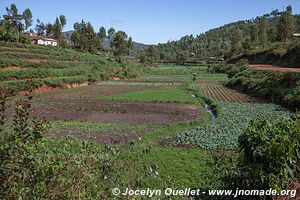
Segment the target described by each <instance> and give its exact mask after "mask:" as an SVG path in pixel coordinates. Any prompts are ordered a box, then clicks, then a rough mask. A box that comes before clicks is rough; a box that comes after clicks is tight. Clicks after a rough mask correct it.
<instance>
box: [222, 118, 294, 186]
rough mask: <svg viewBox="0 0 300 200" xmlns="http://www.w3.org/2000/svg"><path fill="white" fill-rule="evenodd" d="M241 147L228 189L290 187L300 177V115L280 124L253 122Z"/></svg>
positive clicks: (245, 134) (228, 176)
mask: <svg viewBox="0 0 300 200" xmlns="http://www.w3.org/2000/svg"><path fill="white" fill-rule="evenodd" d="M239 147H240V151H241V154H240V158H239V162H238V163H237V165H236V167H235V168H233V169H232V170H229V171H227V173H226V176H225V179H224V180H225V185H226V187H229V188H237V187H238V188H240V189H251V188H252V189H253V188H254V187H255V189H269V188H273V189H278V190H281V189H284V188H286V186H287V185H288V184H289V183H290V182H292V181H295V180H297V178H299V177H300V173H299V172H300V114H299V113H298V114H296V115H294V116H292V117H291V118H285V119H284V120H281V121H280V122H272V121H269V120H263V121H253V122H252V123H251V125H250V127H249V128H248V129H247V131H246V132H245V133H244V134H243V135H241V136H240V139H239Z"/></svg>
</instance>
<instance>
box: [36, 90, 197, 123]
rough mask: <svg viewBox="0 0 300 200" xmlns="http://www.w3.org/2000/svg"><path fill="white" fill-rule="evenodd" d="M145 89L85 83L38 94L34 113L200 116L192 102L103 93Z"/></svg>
mask: <svg viewBox="0 0 300 200" xmlns="http://www.w3.org/2000/svg"><path fill="white" fill-rule="evenodd" d="M144 89H161V87H146V86H97V85H93V86H84V87H78V88H72V89H68V90H58V91H50V92H46V93H41V94H35V95H34V98H33V107H34V109H35V111H34V113H33V114H39V115H41V116H43V117H45V118H46V119H48V120H54V119H58V120H74V121H93V122H123V123H137V124H140V123H143V124H145V123H155V124H167V123H173V122H181V121H190V120H195V119H197V118H198V117H199V115H200V113H199V107H198V106H196V105H191V104H177V103H155V102H153V103H152V102H151V103H144V102H115V101H106V100H103V99H102V97H104V96H107V95H113V94H120V93H126V92H130V91H138V90H144Z"/></svg>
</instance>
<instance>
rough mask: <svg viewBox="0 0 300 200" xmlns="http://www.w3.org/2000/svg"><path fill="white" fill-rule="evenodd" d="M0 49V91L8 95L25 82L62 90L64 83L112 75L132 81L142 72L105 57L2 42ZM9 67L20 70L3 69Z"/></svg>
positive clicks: (140, 69)
mask: <svg viewBox="0 0 300 200" xmlns="http://www.w3.org/2000/svg"><path fill="white" fill-rule="evenodd" d="M0 50H3V52H0V56H1V57H3V58H1V59H0V68H3V69H2V70H1V72H2V73H1V75H0V76H1V77H0V80H1V81H0V88H5V87H7V88H8V89H9V90H10V91H12V92H17V91H22V90H24V89H25V86H24V83H25V82H26V79H32V78H33V79H34V86H35V87H39V86H41V85H43V84H46V85H48V86H55V87H62V86H63V85H64V83H76V82H77V83H81V82H95V81H96V80H99V79H100V80H108V79H110V78H111V77H115V76H118V77H120V78H134V77H136V76H139V75H141V74H142V73H143V70H144V69H143V67H141V66H139V65H138V64H137V63H135V62H132V61H129V60H124V61H123V63H122V66H120V64H119V63H117V62H116V61H114V60H112V59H109V58H108V57H105V56H98V55H93V54H90V53H79V52H76V51H74V50H71V49H64V50H60V49H57V48H54V47H49V46H47V47H45V46H31V45H26V44H17V43H4V42H2V43H1V47H0ZM46 54H47V55H46ZM30 59H33V61H31V60H30ZM38 59H40V60H38ZM34 60H37V62H35V61H34ZM11 66H12V67H19V68H20V69H18V68H17V69H6V68H7V67H11Z"/></svg>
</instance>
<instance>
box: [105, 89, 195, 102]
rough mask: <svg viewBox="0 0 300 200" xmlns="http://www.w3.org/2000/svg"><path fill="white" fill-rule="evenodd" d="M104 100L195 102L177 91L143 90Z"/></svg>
mask: <svg viewBox="0 0 300 200" xmlns="http://www.w3.org/2000/svg"><path fill="white" fill-rule="evenodd" d="M105 99H107V100H115V101H146V102H147V101H153V102H176V103H193V102H195V100H194V99H193V98H192V96H191V95H190V94H189V93H188V92H186V91H184V90H179V89H173V90H171V89H170V90H144V91H137V92H129V93H125V94H119V95H113V96H108V97H106V98H105Z"/></svg>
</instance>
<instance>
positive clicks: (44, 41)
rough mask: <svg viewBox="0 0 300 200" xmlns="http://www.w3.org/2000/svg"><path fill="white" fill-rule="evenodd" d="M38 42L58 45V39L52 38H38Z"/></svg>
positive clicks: (39, 43)
mask: <svg viewBox="0 0 300 200" xmlns="http://www.w3.org/2000/svg"><path fill="white" fill-rule="evenodd" d="M37 44H38V45H46V46H47V45H51V46H57V45H58V41H57V40H55V39H52V38H44V37H42V38H38V39H37Z"/></svg>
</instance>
